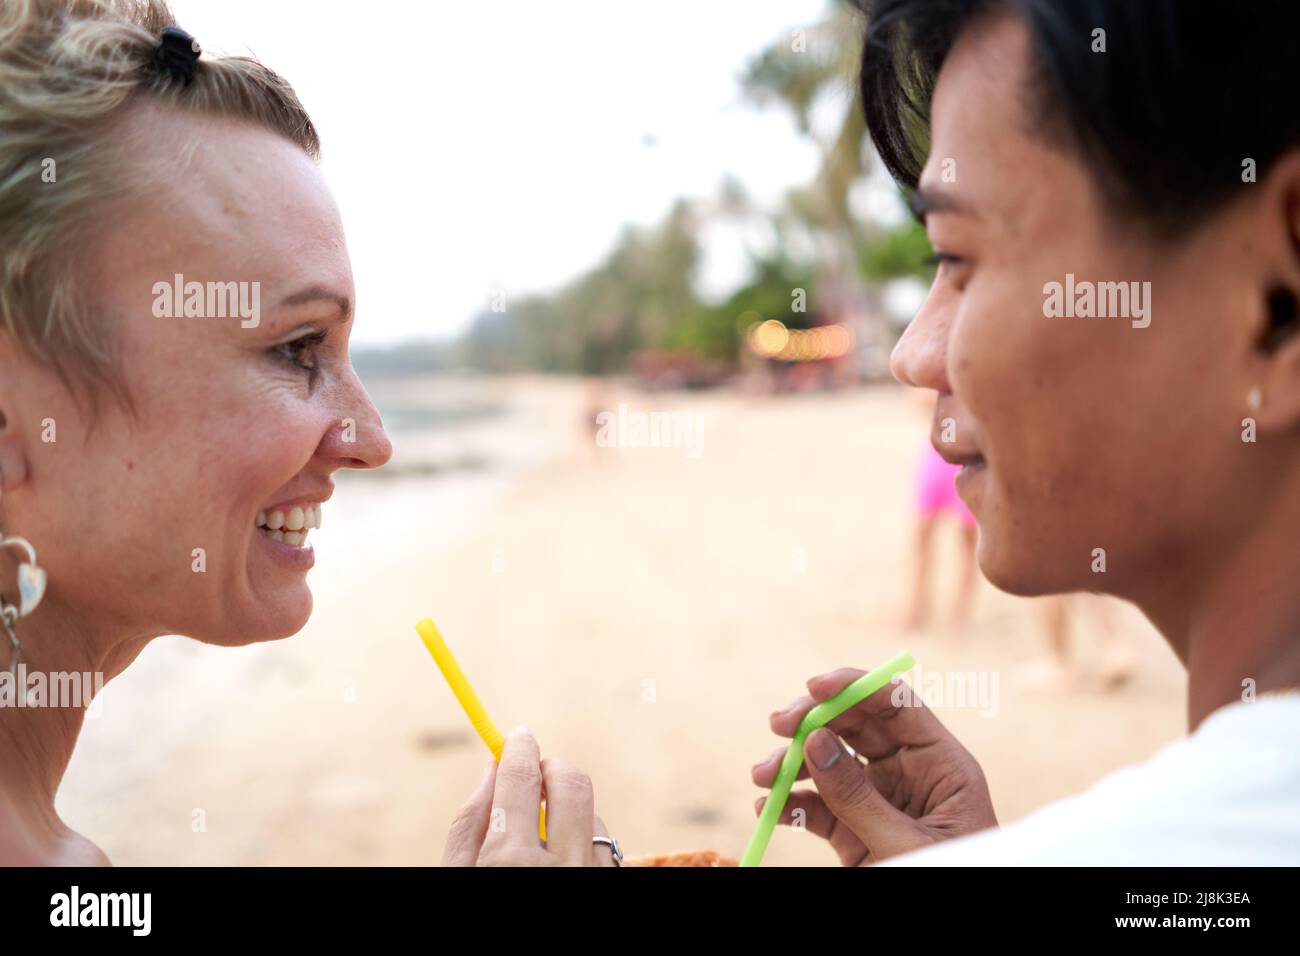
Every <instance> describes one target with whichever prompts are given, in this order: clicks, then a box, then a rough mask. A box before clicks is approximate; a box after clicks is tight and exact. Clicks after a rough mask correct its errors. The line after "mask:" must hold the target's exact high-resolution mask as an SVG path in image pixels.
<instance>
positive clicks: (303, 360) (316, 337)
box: [275, 332, 325, 371]
mask: <svg viewBox="0 0 1300 956" xmlns="http://www.w3.org/2000/svg"><path fill="white" fill-rule="evenodd" d="M323 341H325V333H324V332H312V333H310V334H308V335H304V336H301V337H299V338H296V339H294V340H293V341H291V342H284V343H281V344H280V345H277V346H276V347H275V353H276V354H277V355H279V356H280V357H281V358H283V359H284V360H285V361H286V362H290V363H292V364H293V365H296V366H297V367H298V368H300V369H304V370H306V371H311V370H313V369H315V368H316V355H315V353H316V346H318V345H320V344H321V342H323Z"/></svg>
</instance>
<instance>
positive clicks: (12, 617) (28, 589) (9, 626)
mask: <svg viewBox="0 0 1300 956" xmlns="http://www.w3.org/2000/svg"><path fill="white" fill-rule="evenodd" d="M0 548H18V549H20V550H22V551H25V552H26V553H27V560H26V561H23V560H21V559H20V560H19V561H18V604H17V605H16V606H15V605H13V604H10V603H9V602H8V601H6V600H5V599H4V598H3V597H0V623H2V624H3V625H4V629H5V632H6V633H7V634H8V635H9V645H10V651H11V653H10V656H9V673H10V674H13V675H15V676H17V674H18V664H19V662H20V661H21V660H22V656H23V645H22V643H21V642H20V641H19V640H18V631H17V625H18V621H19V619H20V618H24V617H26V616H27V615H28V614H31V613H32V611H34V610H36V606H37V605H38V604H40V603H41V598H43V597H45V585H46V582H47V581H48V578H47V576H46V574H45V569H44V568H42V567H41V566H40V565H39V564H37V563H36V549H35V548H33V547H32V545H31V542H29V541H28V540H27V539H26V538H8V537H5V534H4V532H3V531H0Z"/></svg>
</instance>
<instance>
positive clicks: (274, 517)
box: [257, 505, 321, 547]
mask: <svg viewBox="0 0 1300 956" xmlns="http://www.w3.org/2000/svg"><path fill="white" fill-rule="evenodd" d="M320 518H321V506H320V505H301V506H297V505H296V506H294V507H293V508H291V509H289V513H288V514H285V513H284V512H283V511H272V512H271V513H270V514H267V513H266V512H265V511H259V512H258V513H257V529H258V530H259V531H261V532H262V533H263V534H265V535H266V536H267V537H269V538H270V539H271V540H272V541H283V542H284V543H285V544H291V545H293V546H294V547H301V546H302V545H305V544H306V543H307V532H308V531H310V530H311V529H312V528H319V527H320Z"/></svg>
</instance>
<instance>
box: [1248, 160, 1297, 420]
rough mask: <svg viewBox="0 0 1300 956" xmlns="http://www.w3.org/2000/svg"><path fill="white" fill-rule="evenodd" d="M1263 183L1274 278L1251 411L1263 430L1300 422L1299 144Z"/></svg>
mask: <svg viewBox="0 0 1300 956" xmlns="http://www.w3.org/2000/svg"><path fill="white" fill-rule="evenodd" d="M1261 185H1263V186H1264V188H1265V194H1264V201H1265V208H1264V210H1263V213H1264V218H1263V220H1262V221H1263V223H1264V224H1265V226H1264V235H1263V236H1262V237H1261V239H1262V246H1263V250H1262V251H1263V255H1264V257H1265V259H1266V261H1268V262H1269V263H1270V265H1271V266H1272V268H1271V272H1272V278H1270V279H1269V280H1267V282H1266V283H1265V284H1264V285H1263V286H1262V288H1261V289H1260V290H1259V295H1260V298H1261V300H1262V302H1261V305H1262V309H1261V322H1260V327H1259V329H1258V334H1257V335H1256V338H1255V350H1256V356H1257V358H1258V359H1259V362H1258V365H1257V367H1258V369H1259V378H1260V380H1259V381H1258V382H1255V383H1252V385H1251V386H1250V388H1249V389H1248V394H1249V395H1251V396H1252V402H1251V404H1252V408H1251V409H1250V411H1249V412H1248V414H1250V415H1251V416H1252V417H1254V418H1255V420H1256V421H1257V422H1258V423H1259V427H1260V429H1261V430H1263V431H1271V430H1285V429H1289V428H1292V427H1294V426H1296V425H1297V424H1298V423H1300V150H1292V151H1291V152H1290V153H1289V154H1287V155H1286V156H1284V157H1283V158H1282V159H1280V160H1278V162H1277V164H1276V165H1275V166H1274V167H1273V169H1271V170H1270V171H1269V174H1268V176H1267V177H1266V178H1265V181H1264V183H1261ZM1270 247H1271V248H1270ZM1256 389H1257V390H1258V391H1255V390H1256ZM1244 397H1245V396H1243V398H1244ZM1255 404H1258V408H1255V407H1253V405H1255Z"/></svg>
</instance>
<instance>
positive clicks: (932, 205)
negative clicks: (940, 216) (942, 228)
mask: <svg viewBox="0 0 1300 956" xmlns="http://www.w3.org/2000/svg"><path fill="white" fill-rule="evenodd" d="M907 208H909V209H911V210H912V215H913V216H915V217H916V218H917V219H919V220H920V221H921V225H925V217H926V216H928V215H929V214H930V213H932V212H952V213H966V214H969V213H970V207H968V206H967V205H966V204H965V203H963V202H962V201H961V200H960V199H958V198H957V197H956V196H954V195H953V194H952V193H951V192H945V191H944V190H941V189H922V188H917V189H916V191H915V192H913V193H912V194H911V195H910V196H908V197H907Z"/></svg>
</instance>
